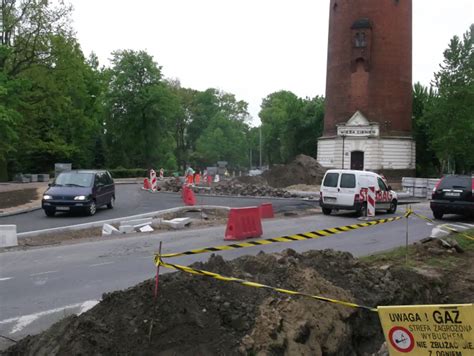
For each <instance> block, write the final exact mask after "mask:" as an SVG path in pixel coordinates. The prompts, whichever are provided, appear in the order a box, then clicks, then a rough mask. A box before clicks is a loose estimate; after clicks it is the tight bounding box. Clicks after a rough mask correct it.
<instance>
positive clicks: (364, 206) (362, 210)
mask: <svg viewBox="0 0 474 356" xmlns="http://www.w3.org/2000/svg"><path fill="white" fill-rule="evenodd" d="M357 215H358V216H367V204H366V203H364V204H362V206H361V207H360V209H359V211H357Z"/></svg>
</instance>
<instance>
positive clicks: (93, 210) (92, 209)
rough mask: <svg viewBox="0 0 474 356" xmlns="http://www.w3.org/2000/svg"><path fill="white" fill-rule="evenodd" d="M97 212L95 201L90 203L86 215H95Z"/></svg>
mask: <svg viewBox="0 0 474 356" xmlns="http://www.w3.org/2000/svg"><path fill="white" fill-rule="evenodd" d="M96 212H97V204H96V203H95V201H92V202H91V205H89V207H88V208H87V215H90V216H92V215H95V213H96Z"/></svg>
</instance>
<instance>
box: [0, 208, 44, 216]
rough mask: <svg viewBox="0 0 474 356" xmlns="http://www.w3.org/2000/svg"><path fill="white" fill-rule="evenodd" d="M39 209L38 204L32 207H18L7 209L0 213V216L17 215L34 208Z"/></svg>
mask: <svg viewBox="0 0 474 356" xmlns="http://www.w3.org/2000/svg"><path fill="white" fill-rule="evenodd" d="M39 209H41V205H40V206H34V207H32V208H24V209H18V210H13V211H7V212H4V213H0V218H3V217H6V216H12V215H19V214H25V213H30V212H32V211H35V210H39Z"/></svg>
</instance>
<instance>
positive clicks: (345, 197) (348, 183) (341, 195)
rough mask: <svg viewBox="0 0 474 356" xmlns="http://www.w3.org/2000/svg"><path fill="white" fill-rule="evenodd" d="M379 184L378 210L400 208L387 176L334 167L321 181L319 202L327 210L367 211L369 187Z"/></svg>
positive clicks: (377, 193) (364, 212) (361, 213)
mask: <svg viewBox="0 0 474 356" xmlns="http://www.w3.org/2000/svg"><path fill="white" fill-rule="evenodd" d="M369 185H372V186H375V196H376V198H375V210H386V211H387V212H388V213H391V214H393V213H395V211H397V202H398V197H397V193H395V192H394V191H393V190H392V188H391V187H390V186H389V185H387V183H386V181H385V179H384V178H383V177H382V176H380V175H378V174H377V173H373V172H367V171H353V170H345V169H330V170H328V171H327V172H326V174H325V175H324V178H323V183H322V184H321V193H320V194H321V195H320V199H319V204H320V205H321V208H322V209H323V214H325V215H329V214H331V212H332V211H333V210H354V211H356V212H357V213H358V214H359V215H361V216H365V215H367V191H368V187H369Z"/></svg>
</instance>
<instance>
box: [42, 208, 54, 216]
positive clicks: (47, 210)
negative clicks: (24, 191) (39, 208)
mask: <svg viewBox="0 0 474 356" xmlns="http://www.w3.org/2000/svg"><path fill="white" fill-rule="evenodd" d="M44 213H45V214H46V216H49V217H51V216H54V214H56V209H44Z"/></svg>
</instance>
